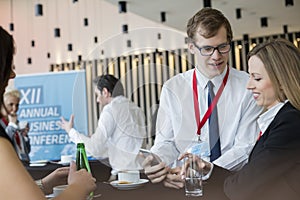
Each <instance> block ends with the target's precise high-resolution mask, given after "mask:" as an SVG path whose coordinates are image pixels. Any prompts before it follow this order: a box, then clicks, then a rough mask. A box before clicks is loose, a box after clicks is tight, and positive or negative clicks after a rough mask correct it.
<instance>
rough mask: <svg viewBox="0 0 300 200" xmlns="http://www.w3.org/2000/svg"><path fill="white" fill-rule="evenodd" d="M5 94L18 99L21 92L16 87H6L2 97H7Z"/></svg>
mask: <svg viewBox="0 0 300 200" xmlns="http://www.w3.org/2000/svg"><path fill="white" fill-rule="evenodd" d="M7 96H13V97H16V98H18V99H20V98H21V94H20V92H19V90H17V89H7V90H6V91H5V93H4V95H3V97H4V98H5V97H7Z"/></svg>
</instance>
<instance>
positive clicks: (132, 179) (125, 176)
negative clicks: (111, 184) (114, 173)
mask: <svg viewBox="0 0 300 200" xmlns="http://www.w3.org/2000/svg"><path fill="white" fill-rule="evenodd" d="M118 181H119V184H122V183H123V184H129V183H138V182H139V181H140V172H139V171H138V170H136V171H129V170H126V171H120V172H118Z"/></svg>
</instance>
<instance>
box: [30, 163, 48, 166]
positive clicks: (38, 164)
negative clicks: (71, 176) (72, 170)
mask: <svg viewBox="0 0 300 200" xmlns="http://www.w3.org/2000/svg"><path fill="white" fill-rule="evenodd" d="M46 165H47V163H30V164H29V166H30V167H44V166H46Z"/></svg>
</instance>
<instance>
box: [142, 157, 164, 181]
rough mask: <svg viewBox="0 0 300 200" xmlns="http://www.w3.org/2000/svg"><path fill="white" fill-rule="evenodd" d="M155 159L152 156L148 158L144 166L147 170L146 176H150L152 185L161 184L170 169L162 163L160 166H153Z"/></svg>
mask: <svg viewBox="0 0 300 200" xmlns="http://www.w3.org/2000/svg"><path fill="white" fill-rule="evenodd" d="M153 159H154V158H153V156H152V155H149V156H147V157H146V158H145V160H144V161H143V163H142V166H143V168H144V170H145V174H146V175H147V176H148V178H149V179H150V181H151V182H152V183H159V182H161V181H163V180H164V179H165V178H166V176H167V174H168V172H169V170H170V168H169V167H167V166H166V164H165V163H164V162H161V163H159V164H158V165H154V166H151V163H152V160H153Z"/></svg>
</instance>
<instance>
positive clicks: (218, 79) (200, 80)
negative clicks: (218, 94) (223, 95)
mask: <svg viewBox="0 0 300 200" xmlns="http://www.w3.org/2000/svg"><path fill="white" fill-rule="evenodd" d="M195 69H196V77H197V85H199V86H200V87H201V88H202V89H203V90H204V89H205V87H206V86H207V82H208V81H209V80H210V81H211V82H212V83H213V84H214V88H219V87H220V85H221V84H222V82H223V79H224V77H225V74H226V72H227V70H228V67H227V66H226V68H225V70H224V71H223V72H222V74H220V75H218V76H215V77H214V78H212V79H208V78H207V77H206V76H204V75H203V74H202V73H201V72H200V71H199V70H198V68H197V67H196V68H195Z"/></svg>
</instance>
